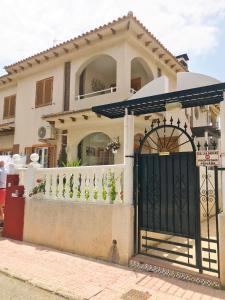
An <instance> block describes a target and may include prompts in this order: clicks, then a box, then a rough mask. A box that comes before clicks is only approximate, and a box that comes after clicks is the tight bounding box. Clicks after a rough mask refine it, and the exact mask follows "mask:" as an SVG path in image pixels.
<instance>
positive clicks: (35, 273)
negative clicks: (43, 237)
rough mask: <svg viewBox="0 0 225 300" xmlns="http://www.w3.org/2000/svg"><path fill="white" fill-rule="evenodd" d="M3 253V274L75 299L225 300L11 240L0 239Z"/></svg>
mask: <svg viewBox="0 0 225 300" xmlns="http://www.w3.org/2000/svg"><path fill="white" fill-rule="evenodd" d="M0 253H1V255H0V271H3V272H5V273H8V274H10V275H12V276H15V277H17V278H21V279H23V280H25V281H28V282H30V283H32V284H33V285H37V286H39V287H42V288H44V289H47V290H50V291H54V292H56V293H58V294H60V295H63V296H65V297H68V298H72V299H92V300H100V299H104V300H113V299H115V300H117V299H123V300H136V299H137V300H147V299H151V300H152V299H167V300H169V299H194V300H197V299H204V300H206V299H207V300H208V299H225V292H224V291H220V290H215V289H211V288H206V287H202V286H198V285H196V284H192V283H187V282H184V281H180V280H176V279H171V278H167V277H160V276H159V275H156V274H152V273H140V272H134V271H132V270H129V269H128V268H124V267H119V266H116V265H111V264H107V263H103V262H99V261H95V260H91V259H86V258H82V257H79V256H77V255H73V254H70V253H63V252H59V251H56V250H53V249H49V248H46V247H41V246H37V245H32V244H27V243H20V242H17V241H13V240H9V239H4V238H1V239H0ZM40 300H41V299H40Z"/></svg>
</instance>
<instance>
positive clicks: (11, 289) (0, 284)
mask: <svg viewBox="0 0 225 300" xmlns="http://www.w3.org/2000/svg"><path fill="white" fill-rule="evenodd" d="M0 299H1V300H11V299H13V300H62V299H64V300H65V298H63V297H60V296H57V295H54V294H52V293H50V292H47V291H45V290H42V289H40V288H38V287H34V286H32V285H31V284H29V283H27V282H23V281H21V280H18V279H15V278H12V277H9V276H7V275H4V274H3V273H0Z"/></svg>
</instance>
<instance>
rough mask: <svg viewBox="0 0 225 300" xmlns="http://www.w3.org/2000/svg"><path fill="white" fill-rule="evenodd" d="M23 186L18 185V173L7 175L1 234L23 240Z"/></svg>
mask: <svg viewBox="0 0 225 300" xmlns="http://www.w3.org/2000/svg"><path fill="white" fill-rule="evenodd" d="M23 194H24V186H19V175H8V176H7V183H6V199H5V210H4V214H5V216H4V228H3V236H4V237H7V238H11V239H15V240H19V241H22V240H23V223H24V207H25V198H24V197H23Z"/></svg>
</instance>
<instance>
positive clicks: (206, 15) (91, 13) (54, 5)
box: [0, 0, 225, 72]
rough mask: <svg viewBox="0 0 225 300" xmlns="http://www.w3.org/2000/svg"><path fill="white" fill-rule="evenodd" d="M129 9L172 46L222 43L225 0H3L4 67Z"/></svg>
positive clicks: (0, 55)
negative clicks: (221, 33) (221, 25)
mask: <svg viewBox="0 0 225 300" xmlns="http://www.w3.org/2000/svg"><path fill="white" fill-rule="evenodd" d="M129 10H132V11H133V12H134V15H136V16H137V18H138V19H140V20H141V22H142V23H144V25H145V26H146V27H147V28H148V29H149V30H150V31H152V32H153V34H155V35H156V36H157V38H159V39H160V40H161V41H162V42H163V43H164V44H165V46H166V47H167V48H169V50H170V51H171V52H173V53H175V54H178V53H181V52H188V53H189V54H191V55H192V56H194V55H195V56H198V55H207V54H208V53H209V52H211V51H213V50H214V49H215V48H216V47H217V45H218V43H219V34H220V27H219V24H220V21H221V20H222V19H223V18H224V16H225V0H217V1H215V0H185V1H184V0H170V1H165V0H139V1H137V0H123V1H121V0H83V1H82V0H75V1H74V0H64V1H61V0H46V1H38V0H29V1H27V0H20V1H16V0H1V2H0V69H1V68H2V67H3V66H4V65H7V64H10V63H13V62H15V61H17V60H19V59H23V58H25V57H27V56H29V55H32V54H35V53H37V52H39V51H41V50H44V49H45V48H48V47H51V46H52V45H53V40H54V39H57V40H60V41H62V40H67V39H69V38H72V37H74V36H77V35H79V34H81V33H83V32H85V31H87V30H90V29H93V28H95V27H97V26H100V25H102V24H104V23H107V22H109V21H112V20H113V19H115V18H118V17H119V16H122V15H124V14H127V13H128V11H129ZM0 72H1V70H0Z"/></svg>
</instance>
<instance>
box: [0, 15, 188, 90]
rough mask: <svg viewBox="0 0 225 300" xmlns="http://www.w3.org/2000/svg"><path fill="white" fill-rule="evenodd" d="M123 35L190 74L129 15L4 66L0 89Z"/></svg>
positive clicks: (168, 66) (174, 67)
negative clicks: (36, 69) (108, 39)
mask: <svg viewBox="0 0 225 300" xmlns="http://www.w3.org/2000/svg"><path fill="white" fill-rule="evenodd" d="M122 32H129V33H130V34H132V35H133V36H134V37H135V39H136V40H137V41H138V42H139V43H140V44H141V45H142V46H143V47H144V48H145V49H147V50H148V51H149V52H150V53H151V54H152V55H153V56H154V57H155V58H157V60H159V61H160V62H161V63H162V64H163V65H165V67H167V68H169V69H170V70H171V71H172V72H174V73H177V72H180V71H187V69H186V68H185V67H184V66H183V65H182V64H181V63H180V62H179V60H178V59H177V58H176V57H175V56H174V55H173V54H172V53H171V52H170V51H169V50H168V49H167V48H166V47H165V46H164V45H163V44H162V43H161V42H160V41H159V40H158V39H157V38H156V37H155V36H154V35H153V34H152V33H151V32H150V31H148V30H147V28H146V27H145V26H144V25H143V24H142V23H141V22H140V21H139V20H138V19H137V18H136V17H135V16H133V14H132V13H131V12H130V13H128V15H126V16H124V17H122V18H118V19H117V20H114V21H112V22H110V23H108V24H106V25H103V26H100V27H98V28H95V29H93V30H91V31H89V32H86V33H84V34H82V35H79V36H78V37H75V38H73V39H71V40H68V41H65V42H63V43H61V44H58V45H56V46H54V47H52V48H49V49H47V50H45V51H42V52H39V53H37V54H35V55H32V56H30V57H27V58H25V59H23V60H20V61H18V62H16V63H13V64H11V65H8V66H5V70H6V72H7V74H5V75H3V76H0V86H4V85H6V84H9V83H10V82H11V81H14V79H15V78H16V77H17V76H19V75H20V74H21V73H23V72H24V71H26V70H31V68H32V69H34V68H35V67H37V66H40V65H43V64H47V63H48V62H50V61H52V60H56V59H61V60H62V59H63V60H64V61H67V60H68V58H69V57H70V55H71V54H73V55H74V54H75V53H77V55H80V52H81V51H82V50H87V49H89V48H90V47H91V46H92V45H94V44H95V43H97V44H98V43H102V42H103V41H104V40H107V38H113V37H116V36H117V35H118V34H119V33H122Z"/></svg>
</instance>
